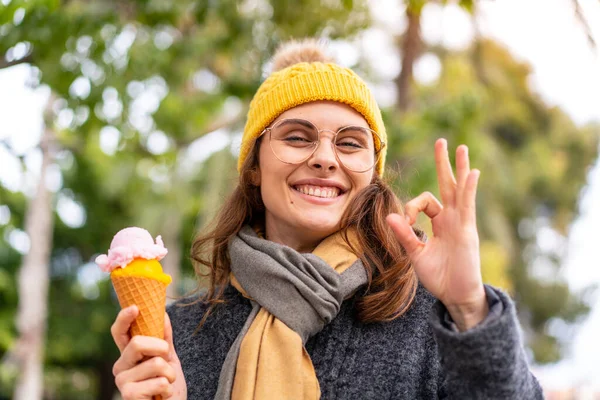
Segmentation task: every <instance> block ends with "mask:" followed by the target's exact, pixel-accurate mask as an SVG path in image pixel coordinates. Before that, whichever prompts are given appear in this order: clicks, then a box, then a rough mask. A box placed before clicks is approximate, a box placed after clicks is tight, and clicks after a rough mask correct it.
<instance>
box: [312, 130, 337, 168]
mask: <svg viewBox="0 0 600 400" xmlns="http://www.w3.org/2000/svg"><path fill="white" fill-rule="evenodd" d="M334 137H335V133H334V132H329V134H324V131H321V133H320V134H319V144H318V145H317V148H316V149H315V152H314V153H313V154H312V155H311V156H310V158H309V159H308V160H307V162H308V166H309V167H311V168H314V169H317V170H322V171H335V170H336V169H338V168H339V161H338V159H337V157H336V154H335V147H334V143H333V141H334Z"/></svg>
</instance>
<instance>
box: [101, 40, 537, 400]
mask: <svg viewBox="0 0 600 400" xmlns="http://www.w3.org/2000/svg"><path fill="white" fill-rule="evenodd" d="M274 70H275V72H273V73H272V74H271V75H270V76H269V77H268V78H267V79H266V80H265V82H263V84H262V85H261V87H260V88H259V90H258V92H257V93H256V95H255V97H254V99H253V101H252V103H251V104H250V109H249V112H248V120H247V124H246V127H245V130H244V136H243V139H242V146H241V151H240V157H239V164H238V169H239V171H240V182H239V185H238V187H237V188H236V189H235V190H234V193H233V194H232V196H231V197H230V198H229V200H228V201H227V202H226V203H225V205H224V206H223V208H222V210H221V212H220V214H219V215H218V216H217V218H216V219H215V223H214V225H213V229H212V231H211V232H209V233H208V234H206V235H204V236H200V237H198V238H197V239H196V241H195V242H194V246H193V249H192V256H193V258H194V259H195V260H196V261H197V263H198V264H199V265H204V266H207V267H208V268H209V271H210V278H211V286H210V288H209V290H208V292H207V293H206V294H205V295H204V297H203V298H200V297H198V296H196V297H191V298H187V299H184V300H181V301H179V302H178V303H176V304H175V305H172V306H170V307H169V309H168V316H169V317H170V320H169V318H167V323H166V324H167V326H166V332H167V334H166V338H165V340H159V339H155V338H150V337H134V338H133V339H130V338H129V336H128V334H127V331H128V329H129V326H130V324H131V322H132V321H133V320H134V319H135V317H136V315H137V309H136V308H135V307H131V308H128V309H124V310H122V311H121V312H120V313H119V315H118V316H117V319H116V321H115V323H114V325H113V327H112V334H113V337H114V339H115V342H116V344H117V346H118V347H119V349H120V350H121V357H120V358H119V359H118V360H117V362H116V363H115V366H114V373H115V377H116V383H117V386H118V388H119V390H120V391H121V393H122V395H123V398H124V399H126V400H128V399H150V398H152V396H153V395H157V394H160V395H162V396H163V398H165V399H185V398H190V399H213V398H217V399H230V398H232V399H265V398H266V399H318V398H323V399H333V398H339V399H362V398H365V399H371V398H373V399H381V398H398V399H417V398H419V399H421V398H424V399H435V398H452V399H459V398H460V399H491V398H498V399H513V398H514V399H537V398H543V395H542V391H541V388H540V387H539V384H538V383H537V381H536V379H535V378H534V376H533V375H532V374H531V373H530V372H529V370H528V367H527V364H526V360H525V355H524V352H523V348H522V344H521V342H520V338H519V330H518V329H519V327H518V322H517V320H516V317H515V310H514V305H513V303H512V302H511V300H510V299H509V298H508V296H507V295H506V294H504V293H503V292H501V291H499V290H497V289H494V288H492V287H490V286H486V285H484V284H483V283H482V279H481V273H480V262H479V239H478V234H477V228H476V219H475V194H476V188H477V181H478V178H479V171H477V170H474V169H473V170H472V169H471V168H470V166H469V157H468V153H467V147H466V146H459V147H458V149H457V150H456V176H454V174H453V172H452V166H451V165H450V162H449V158H448V150H447V144H446V141H445V140H443V139H440V140H438V141H437V142H436V144H435V159H436V167H437V173H438V183H439V188H440V194H441V202H440V201H438V200H437V199H436V198H435V197H434V196H433V195H432V194H431V193H423V194H421V195H420V196H418V197H416V198H415V199H413V200H412V201H410V202H408V203H407V204H406V205H405V206H404V210H403V211H402V210H401V207H400V203H399V201H398V200H397V198H396V196H395V195H394V194H393V192H392V191H391V190H390V188H389V187H388V186H387V185H386V184H385V183H384V182H383V181H382V175H383V171H384V165H385V154H386V141H387V137H386V132H385V127H384V125H383V122H382V119H381V113H380V111H379V108H378V106H377V104H376V102H375V100H374V98H373V96H372V94H371V92H370V91H369V89H368V88H367V86H366V85H365V83H364V82H363V81H362V80H361V79H360V78H359V77H358V76H357V75H356V74H355V73H353V72H352V71H350V70H348V69H346V68H342V67H340V66H338V65H336V64H333V63H330V62H328V60H327V58H326V57H325V56H324V55H323V52H322V51H321V49H320V48H319V47H318V46H317V45H316V44H315V43H314V42H309V41H307V42H302V43H292V44H289V45H287V46H284V47H282V48H281V49H280V50H279V51H278V53H277V55H276V56H275V59H274ZM420 212H424V213H425V214H426V215H427V216H428V217H429V218H430V219H431V222H432V227H433V237H432V238H431V239H430V240H428V241H425V240H424V237H423V235H422V233H421V232H420V231H418V230H416V229H413V228H412V225H413V224H414V223H415V221H416V217H417V215H418V214H419V213H420ZM207 246H208V248H207ZM207 250H208V251H207ZM206 254H209V255H210V256H209V257H206V256H205V255H206ZM170 321H172V328H171V322H170Z"/></svg>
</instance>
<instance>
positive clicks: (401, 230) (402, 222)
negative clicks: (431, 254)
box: [386, 214, 425, 258]
mask: <svg viewBox="0 0 600 400" xmlns="http://www.w3.org/2000/svg"><path fill="white" fill-rule="evenodd" d="M386 221H387V223H388V225H389V226H390V227H391V228H392V231H393V232H394V235H396V239H398V242H399V243H400V244H401V245H402V247H404V249H405V250H406V252H407V253H408V256H409V257H411V258H412V257H414V256H415V255H416V254H417V253H418V252H419V251H420V250H421V248H422V247H423V246H424V245H425V244H424V243H423V242H422V241H421V240H420V239H419V238H418V237H417V235H416V234H415V231H413V229H412V226H410V224H409V223H408V221H407V220H406V219H405V218H404V217H403V216H401V215H398V214H390V215H388V216H387V217H386Z"/></svg>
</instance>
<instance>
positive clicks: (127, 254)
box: [96, 227, 172, 400]
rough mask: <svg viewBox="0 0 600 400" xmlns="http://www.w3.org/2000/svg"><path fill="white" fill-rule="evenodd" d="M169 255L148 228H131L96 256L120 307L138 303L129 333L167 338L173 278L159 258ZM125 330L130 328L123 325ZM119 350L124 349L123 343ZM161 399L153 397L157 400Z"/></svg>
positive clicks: (120, 234)
mask: <svg viewBox="0 0 600 400" xmlns="http://www.w3.org/2000/svg"><path fill="white" fill-rule="evenodd" d="M166 254H167V249H166V248H165V246H164V244H163V242H162V240H161V237H160V236H158V237H157V238H156V242H155V241H154V240H153V239H152V236H151V235H150V233H149V232H148V231H147V230H145V229H142V228H137V227H129V228H125V229H122V230H120V231H119V232H118V233H117V234H116V235H115V236H114V238H113V240H112V242H111V244H110V249H109V250H108V254H102V255H100V256H98V257H97V258H96V263H97V264H98V266H100V268H101V269H102V270H103V271H105V272H110V279H111V281H112V283H113V286H114V288H115V291H116V293H117V297H118V298H119V304H120V305H121V308H122V309H125V308H127V307H129V306H132V305H135V306H137V308H138V310H139V314H138V315H137V317H136V318H135V319H134V320H133V321H130V329H129V333H130V335H131V336H132V337H133V336H137V335H141V336H152V337H155V338H158V339H165V309H166V299H167V286H168V285H169V284H170V283H171V277H170V276H169V275H167V274H165V273H163V271H162V267H161V265H160V263H159V260H161V259H162V258H163V257H164V256H165V255H166ZM120 314H121V313H120ZM117 320H119V319H117ZM115 324H116V323H115ZM120 325H122V324H120ZM113 327H114V326H113ZM126 331H127V327H125V328H124V332H125V333H126ZM113 335H114V332H113ZM142 339H150V338H142ZM171 343H172V339H171ZM117 345H119V344H118V343H117ZM119 349H120V350H122V349H121V346H119ZM140 357H141V356H140ZM121 358H123V353H122V357H121ZM121 358H120V359H119V360H121ZM121 363H122V362H121ZM117 364H119V361H117ZM117 364H115V366H116V365H117ZM140 365H141V364H140ZM171 369H172V368H171ZM151 385H152V379H150V380H148V383H147V385H146V387H145V389H144V390H151V389H152V388H151ZM154 393H155V394H159V393H163V392H161V391H155V392H154ZM160 398H161V397H160V396H154V397H153V399H155V400H157V399H158V400H160Z"/></svg>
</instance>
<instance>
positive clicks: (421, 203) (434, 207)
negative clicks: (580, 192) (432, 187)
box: [404, 192, 444, 225]
mask: <svg viewBox="0 0 600 400" xmlns="http://www.w3.org/2000/svg"><path fill="white" fill-rule="evenodd" d="M443 209H444V207H443V206H442V203H440V202H439V200H438V199H437V198H436V197H435V196H434V195H433V194H432V193H431V192H423V193H421V194H420V195H418V196H417V197H415V198H414V199H412V200H411V201H409V202H408V203H406V204H405V205H404V214H405V215H406V216H407V217H408V223H409V224H410V225H412V224H414V223H415V222H416V220H417V215H418V214H419V213H420V212H424V213H425V215H427V216H428V217H429V218H431V219H433V218H435V216H436V215H438V214H439V213H440V212H441V211H442V210H443Z"/></svg>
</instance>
